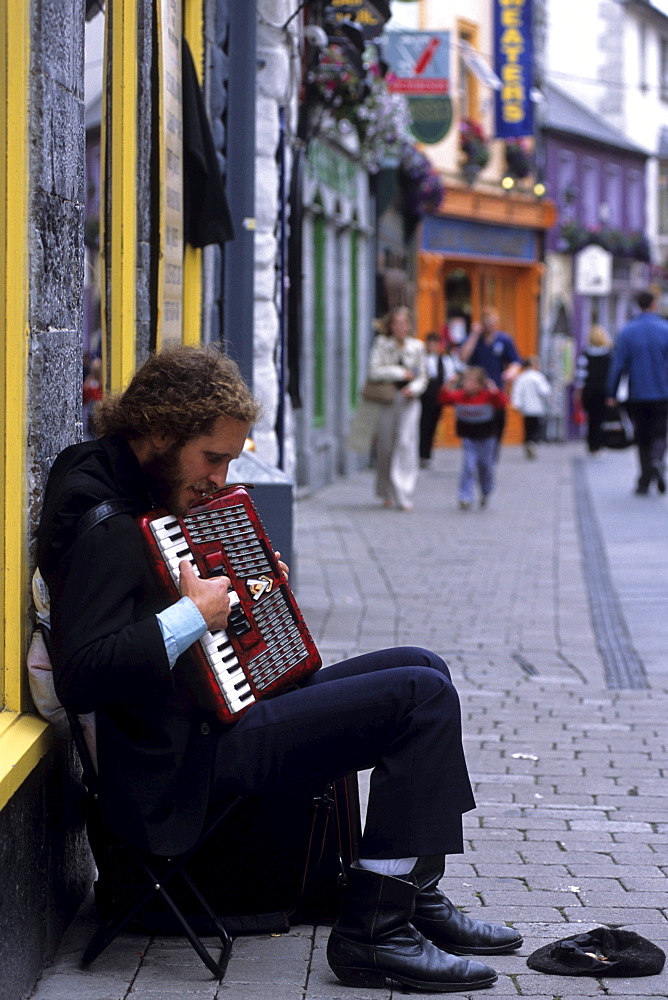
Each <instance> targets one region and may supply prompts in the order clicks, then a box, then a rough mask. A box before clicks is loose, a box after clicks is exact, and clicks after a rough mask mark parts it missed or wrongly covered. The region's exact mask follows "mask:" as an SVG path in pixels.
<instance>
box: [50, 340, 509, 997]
mask: <svg viewBox="0 0 668 1000" xmlns="http://www.w3.org/2000/svg"><path fill="white" fill-rule="evenodd" d="M257 417H258V407H257V404H256V402H255V400H254V399H253V396H252V394H251V392H250V390H249V389H248V387H247V386H246V385H245V383H244V382H243V380H242V378H241V376H240V374H239V371H238V369H237V368H236V366H235V365H234V364H233V362H231V361H230V360H229V359H227V358H225V357H224V356H223V355H221V354H220V353H219V352H218V351H216V350H215V349H213V348H205V349H199V348H188V347H180V348H175V349H169V350H165V351H162V352H161V353H159V354H157V355H155V356H153V357H151V358H149V360H148V361H147V362H146V363H145V364H144V365H142V366H141V367H140V368H139V370H138V371H137V372H136V374H135V376H134V378H133V379H132V381H131V382H130V384H129V386H128V388H127V389H126V390H125V391H124V392H123V393H121V394H120V395H117V396H111V397H107V398H105V399H103V400H102V401H100V403H99V404H98V406H97V408H96V411H95V414H94V422H95V429H96V433H97V434H98V435H99V436H98V438H97V440H95V441H89V442H85V443H83V444H78V445H73V446H71V447H69V448H67V449H65V451H64V452H62V453H61V454H60V455H59V456H58V458H57V459H56V461H55V463H54V466H53V468H52V470H51V474H50V477H49V481H48V485H47V489H46V494H45V502H44V510H43V515H42V520H41V524H40V529H39V535H38V565H39V568H40V571H41V573H42V576H43V577H44V579H45V580H46V582H47V584H48V587H49V590H50V595H51V620H52V636H53V649H54V663H53V669H54V677H55V682H56V689H57V692H58V694H59V697H60V699H61V701H62V702H63V704H64V705H65V707H66V708H67V709H68V710H70V711H72V712H76V713H88V712H92V711H94V712H95V713H96V725H97V760H98V769H99V779H100V789H101V797H100V807H101V809H102V811H103V814H104V817H105V819H106V821H107V822H108V824H109V826H110V827H111V829H113V830H115V831H116V832H118V833H119V834H120V835H121V836H122V837H124V838H126V839H129V840H130V841H131V842H133V843H134V844H136V845H137V846H139V847H141V848H142V849H145V850H147V851H150V852H152V853H156V854H162V855H169V854H175V853H180V852H183V851H185V850H187V849H188V848H189V847H190V846H191V845H192V844H194V843H195V842H196V840H197V838H198V835H199V834H200V832H201V830H202V827H203V824H204V820H205V815H206V814H207V812H209V811H210V810H212V809H215V807H216V804H217V803H221V804H224V803H225V801H226V800H229V798H230V795H232V794H235V793H238V792H243V793H250V794H254V793H260V792H262V791H263V790H264V791H266V790H267V789H271V791H272V793H276V792H280V791H281V790H283V789H284V790H285V792H286V794H287V793H293V792H294V791H295V790H303V791H304V792H308V793H314V794H315V793H318V792H320V791H321V790H322V788H323V787H324V786H325V785H326V784H327V783H328V782H330V781H332V780H334V779H336V778H339V777H342V776H343V775H346V774H348V773H350V772H354V771H359V770H362V769H368V768H372V769H373V770H372V774H371V780H370V792H369V802H368V809H367V816H366V822H365V827H364V831H363V835H362V839H361V843H360V858H359V860H358V861H357V862H356V864H354V865H353V867H352V869H351V871H350V875H349V878H348V883H347V886H346V888H345V890H344V894H343V899H342V903H341V911H340V914H339V918H338V920H337V923H336V924H335V925H334V927H333V929H332V932H331V935H330V940H329V946H328V960H329V963H330V966H331V968H332V969H333V971H334V972H335V973H336V975H337V976H338V978H339V979H340V980H341V981H342V982H343V983H344V984H346V985H349V986H359V987H382V986H383V985H384V983H385V982H386V981H390V982H394V983H398V984H401V985H402V986H404V987H408V988H412V989H416V990H423V991H431V992H456V991H461V992H466V991H469V990H473V989H479V988H483V987H487V986H491V985H492V984H493V983H494V981H495V980H496V978H497V977H496V973H495V972H494V970H493V969H491V968H490V967H489V966H487V965H485V964H483V963H482V962H480V961H478V960H476V959H475V958H473V959H471V958H468V957H465V956H468V955H473V956H485V955H492V954H497V953H502V952H509V951H513V950H515V949H516V948H518V947H519V946H520V945H521V943H522V939H521V937H520V936H519V935H518V934H517V932H516V931H515V930H513V929H511V928H509V927H505V926H499V925H494V924H490V923H486V922H483V921H477V920H472V919H470V918H469V917H467V916H465V915H464V914H462V913H461V912H460V911H459V910H458V909H457V908H456V907H455V906H454V905H453V904H452V903H451V902H450V901H449V900H448V899H447V898H446V897H445V896H443V895H442V894H441V892H440V891H439V889H438V883H439V880H440V878H441V877H442V875H443V872H444V858H445V855H447V854H448V853H455V854H456V853H461V852H462V850H463V835H462V814H463V813H465V812H467V811H468V810H470V809H472V808H474V800H473V795H472V791H471V786H470V783H469V778H468V774H467V769H466V762H465V759H464V753H463V749H462V742H461V717H460V707H459V700H458V696H457V692H456V691H455V688H454V687H453V684H452V681H451V679H450V674H449V671H448V668H447V666H446V664H445V663H444V662H443V660H442V659H441V658H440V657H439V656H437V655H436V654H435V653H432V652H430V651H429V650H426V649H422V648H418V647H399V648H393V649H386V650H380V651H378V652H375V653H369V654H365V655H361V656H357V657H354V658H352V659H349V660H346V661H344V662H341V663H337V664H334V665H332V666H328V667H326V668H325V669H322V670H319V671H317V672H315V673H312V674H311V675H310V676H309V677H308V678H307V679H305V680H302V681H301V682H300V683H299V685H298V687H297V688H296V689H295V690H293V689H290V690H287V691H285V692H284V693H282V694H280V695H279V696H278V697H275V698H270V699H267V700H258V701H257V702H256V703H255V704H253V705H252V706H251V707H250V709H248V711H246V712H245V713H243V714H242V715H241V716H240V717H239V718H238V719H236V721H234V722H233V723H232V724H229V725H224V724H223V723H221V722H220V721H219V720H218V719H217V718H216V717H215V716H213V715H212V713H211V712H209V711H208V710H207V709H204V708H202V707H201V704H200V703H199V701H198V700H197V699H196V698H195V696H194V694H193V686H192V684H191V683H190V672H191V670H192V663H191V660H190V657H189V653H188V650H189V648H190V647H191V646H192V644H193V643H195V642H197V640H198V639H200V638H201V637H202V636H203V635H204V634H205V633H206V632H207V631H211V632H213V631H214V630H221V629H225V627H226V625H227V622H228V616H229V614H230V598H229V595H228V588H229V583H230V581H229V579H228V578H227V577H226V576H220V575H217V576H212V577H209V578H204V577H200V576H198V575H196V573H195V572H194V571H193V569H192V567H191V566H190V564H189V563H188V562H185V561H184V562H183V563H181V564H180V566H179V573H180V580H179V583H180V593H181V597H180V599H178V600H174V599H173V597H169V596H167V595H166V593H165V590H164V588H161V587H160V586H159V582H158V577H157V575H156V573H155V571H154V567H153V566H152V565H151V562H150V560H149V557H148V554H147V550H146V547H145V546H144V545H143V543H142V537H141V535H140V531H139V528H138V525H137V521H136V520H135V517H134V516H133V515H132V513H120V514H117V515H116V516H113V517H108V518H107V519H105V520H103V521H101V522H100V523H99V524H97V525H96V526H95V527H93V528H92V529H91V530H89V531H87V532H85V533H79V532H78V530H77V526H78V524H79V522H80V520H81V518H82V517H83V516H84V515H85V514H86V513H87V512H88V511H90V510H91V509H93V508H95V507H96V506H97V505H99V504H100V503H102V502H103V501H113V500H119V499H120V500H129V501H132V503H133V505H136V511H137V512H141V511H148V510H150V509H152V508H154V507H156V506H158V507H162V508H164V509H166V510H167V511H169V512H170V513H172V514H175V515H179V516H181V515H183V514H184V512H185V511H186V510H187V508H188V507H189V505H190V504H191V503H192V502H193V501H196V500H198V499H199V498H201V497H202V496H206V495H208V494H209V493H212V492H215V491H217V490H220V489H221V488H222V487H223V486H224V484H225V480H226V475H227V470H228V466H229V463H230V462H231V461H232V460H233V459H234V458H237V457H238V456H239V454H240V452H241V451H242V449H243V447H244V442H245V440H246V438H247V436H248V433H249V431H250V428H251V425H252V424H253V423H254V421H255V420H256V419H257ZM283 570H284V571H285V572H287V567H283Z"/></svg>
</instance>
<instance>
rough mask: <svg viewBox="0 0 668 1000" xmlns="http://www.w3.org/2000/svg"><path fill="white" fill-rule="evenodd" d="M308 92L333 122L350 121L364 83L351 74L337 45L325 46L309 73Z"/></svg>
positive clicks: (364, 91)
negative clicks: (330, 114) (316, 63)
mask: <svg viewBox="0 0 668 1000" xmlns="http://www.w3.org/2000/svg"><path fill="white" fill-rule="evenodd" d="M308 83H309V84H310V87H311V93H312V94H313V95H314V96H315V97H316V98H317V99H318V100H319V101H320V102H321V103H322V104H323V105H324V106H325V108H327V109H328V110H329V111H330V112H331V113H332V114H333V115H334V117H335V118H336V119H341V118H350V116H351V115H352V114H353V113H354V109H355V107H356V105H357V104H358V103H359V102H360V101H361V100H363V98H364V95H365V93H366V90H367V84H366V80H365V79H364V78H362V77H360V76H359V75H358V74H357V73H355V72H354V71H353V70H352V69H351V66H350V63H349V62H348V60H347V59H346V56H345V53H344V52H343V50H342V49H341V48H340V47H339V46H338V45H328V46H327V48H325V49H323V50H322V51H321V53H320V58H319V60H318V65H317V67H316V68H315V69H313V70H311V72H310V74H309V77H308Z"/></svg>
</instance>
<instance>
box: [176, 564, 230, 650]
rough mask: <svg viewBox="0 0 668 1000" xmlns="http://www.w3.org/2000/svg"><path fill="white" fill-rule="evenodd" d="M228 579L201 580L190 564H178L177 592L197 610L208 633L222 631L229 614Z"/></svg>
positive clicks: (223, 577) (214, 577) (224, 577)
mask: <svg viewBox="0 0 668 1000" xmlns="http://www.w3.org/2000/svg"><path fill="white" fill-rule="evenodd" d="M229 589H230V579H229V577H227V576H212V577H209V578H208V579H207V580H203V579H202V578H201V577H199V576H197V574H196V573H195V571H194V570H193V568H192V566H191V565H190V563H189V562H188V561H187V560H185V559H183V560H182V561H181V562H180V563H179V590H180V591H181V596H182V597H189V598H190V600H191V601H192V602H193V604H194V605H195V606H196V607H197V609H198V610H199V613H200V614H201V616H202V618H203V619H204V621H205V622H206V625H207V628H208V629H209V631H210V632H215V631H216V630H217V629H224V628H225V627H226V626H227V619H228V616H229V614H230V598H229V594H228V590H229Z"/></svg>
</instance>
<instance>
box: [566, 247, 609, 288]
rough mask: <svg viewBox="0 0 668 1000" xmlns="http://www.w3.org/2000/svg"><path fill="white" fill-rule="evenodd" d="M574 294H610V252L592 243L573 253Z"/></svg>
mask: <svg viewBox="0 0 668 1000" xmlns="http://www.w3.org/2000/svg"><path fill="white" fill-rule="evenodd" d="M574 260H575V294H576V295H610V293H611V291H612V254H611V253H610V251H609V250H604V249H603V247H599V246H598V245H596V244H594V243H592V244H590V245H589V246H587V247H584V249H583V250H580V251H579V252H578V253H576V254H575V258H574Z"/></svg>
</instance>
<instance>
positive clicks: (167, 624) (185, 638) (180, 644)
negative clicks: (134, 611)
mask: <svg viewBox="0 0 668 1000" xmlns="http://www.w3.org/2000/svg"><path fill="white" fill-rule="evenodd" d="M156 618H157V619H158V624H159V625H160V631H161V632H162V638H163V639H164V642H165V649H166V650H167V659H168V660H169V666H170V668H171V667H173V666H174V664H175V663H176V661H177V660H178V658H179V656H180V655H181V653H185V651H186V649H188V647H189V646H192V644H193V642H195V641H196V640H197V639H201V638H202V636H203V635H204V633H205V632H206V631H207V627H206V622H205V621H204V619H203V618H202V615H201V614H200V611H199V609H198V608H197V606H196V605H195V604H194V602H193V601H191V600H190V598H189V597H182V598H181V600H180V601H177V602H176V604H171V605H170V606H169V607H168V608H165V610H164V611H161V612H160V613H159V614H158V615H156Z"/></svg>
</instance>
